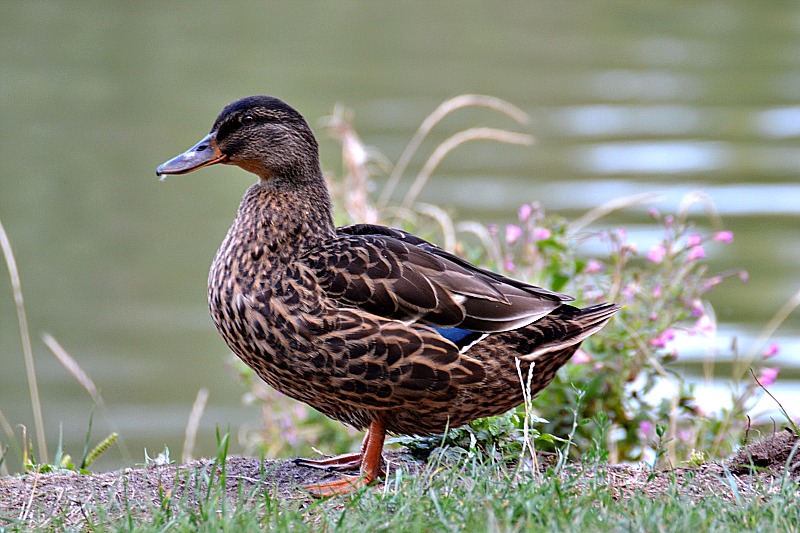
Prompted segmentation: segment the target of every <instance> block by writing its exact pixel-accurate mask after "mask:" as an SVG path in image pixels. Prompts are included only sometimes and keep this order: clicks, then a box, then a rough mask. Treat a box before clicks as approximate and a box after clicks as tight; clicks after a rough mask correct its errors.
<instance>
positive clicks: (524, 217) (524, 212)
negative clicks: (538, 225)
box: [518, 204, 533, 222]
mask: <svg viewBox="0 0 800 533" xmlns="http://www.w3.org/2000/svg"><path fill="white" fill-rule="evenodd" d="M532 212H533V208H531V206H530V205H529V204H522V205H521V206H519V213H518V214H519V220H520V222H527V221H528V219H529V218H531V213H532Z"/></svg>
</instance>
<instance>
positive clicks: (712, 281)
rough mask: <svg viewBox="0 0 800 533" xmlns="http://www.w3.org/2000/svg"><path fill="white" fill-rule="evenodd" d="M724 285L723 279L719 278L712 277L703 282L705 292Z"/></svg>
mask: <svg viewBox="0 0 800 533" xmlns="http://www.w3.org/2000/svg"><path fill="white" fill-rule="evenodd" d="M720 283H722V278H721V277H719V276H711V277H710V278H708V279H707V280H705V281H704V282H703V292H705V291H707V290H710V289H711V288H712V287H716V286H717V285H719V284H720Z"/></svg>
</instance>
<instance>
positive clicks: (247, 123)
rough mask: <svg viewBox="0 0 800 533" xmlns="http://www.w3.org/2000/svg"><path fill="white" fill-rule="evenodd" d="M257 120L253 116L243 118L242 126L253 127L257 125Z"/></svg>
mask: <svg viewBox="0 0 800 533" xmlns="http://www.w3.org/2000/svg"><path fill="white" fill-rule="evenodd" d="M255 121H256V119H255V118H253V115H245V116H243V117H242V125H244V126H251V125H253V124H254V123H255Z"/></svg>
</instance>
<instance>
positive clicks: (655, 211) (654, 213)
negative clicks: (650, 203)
mask: <svg viewBox="0 0 800 533" xmlns="http://www.w3.org/2000/svg"><path fill="white" fill-rule="evenodd" d="M647 213H648V214H649V215H650V216H651V217H652V218H654V219H656V220H658V218H659V217H660V216H661V213H659V212H658V209H656V208H655V207H651V208H650V209H648V210H647Z"/></svg>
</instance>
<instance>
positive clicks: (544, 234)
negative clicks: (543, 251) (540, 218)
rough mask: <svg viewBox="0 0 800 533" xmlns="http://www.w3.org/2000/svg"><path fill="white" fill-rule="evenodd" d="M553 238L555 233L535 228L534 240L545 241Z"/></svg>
mask: <svg viewBox="0 0 800 533" xmlns="http://www.w3.org/2000/svg"><path fill="white" fill-rule="evenodd" d="M552 236H553V232H552V231H550V230H549V229H547V228H533V240H535V241H545V240H547V239H549V238H550V237H552Z"/></svg>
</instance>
